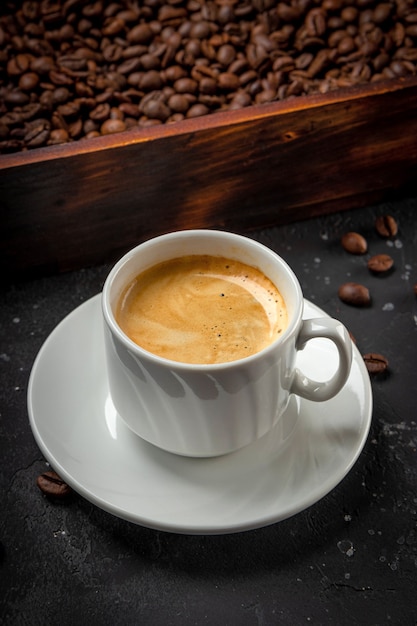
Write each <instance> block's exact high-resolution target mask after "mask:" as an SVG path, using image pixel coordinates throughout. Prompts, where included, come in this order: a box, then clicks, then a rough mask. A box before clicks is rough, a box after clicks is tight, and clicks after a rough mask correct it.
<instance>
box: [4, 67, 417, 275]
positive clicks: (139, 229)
mask: <svg viewBox="0 0 417 626" xmlns="http://www.w3.org/2000/svg"><path fill="white" fill-rule="evenodd" d="M416 98H417V79H416V77H412V78H408V79H398V80H395V81H394V80H391V81H388V82H386V83H376V84H371V85H367V86H365V87H364V86H361V87H357V88H349V89H347V90H344V91H342V90H341V91H338V92H334V93H332V94H327V95H323V96H305V97H298V98H293V99H291V100H287V101H284V102H277V103H273V104H268V105H262V106H257V107H251V108H248V109H242V110H240V111H230V112H226V113H219V114H213V115H208V116H206V117H204V118H199V119H194V120H187V121H184V122H180V123H178V124H172V125H165V126H158V127H153V128H150V129H147V130H139V129H138V130H133V131H129V132H127V133H123V134H118V135H110V136H107V137H101V138H98V139H93V140H88V141H86V140H82V141H78V142H74V143H72V144H66V145H61V146H54V147H50V148H41V149H38V150H33V151H30V152H24V153H20V154H13V155H6V156H2V157H0V205H1V206H0V220H1V221H0V258H1V263H2V267H3V268H6V271H7V272H8V274H9V276H26V275H33V274H40V273H51V272H60V271H66V270H71V269H77V268H79V267H83V266H88V265H93V264H97V263H102V262H107V261H112V260H114V259H115V258H117V256H119V255H120V254H122V253H123V252H124V251H125V250H127V249H128V248H130V247H132V246H133V245H135V244H137V243H138V242H140V241H143V240H144V239H146V238H149V237H151V236H153V235H157V234H160V233H163V232H166V231H170V230H174V229H180V228H199V227H203V228H205V227H213V228H227V229H231V230H238V231H247V230H249V229H252V228H259V227H262V226H267V225H271V224H280V223H284V222H289V221H293V220H297V219H304V218H308V217H310V216H313V215H317V214H320V213H325V212H330V211H335V210H342V209H347V208H351V207H357V206H361V205H365V204H366V203H369V202H371V201H378V200H381V199H382V198H384V197H386V194H387V193H390V192H392V190H397V189H400V188H403V187H404V186H410V185H413V184H414V181H416V180H417V176H416V174H417V108H416V104H415V103H416Z"/></svg>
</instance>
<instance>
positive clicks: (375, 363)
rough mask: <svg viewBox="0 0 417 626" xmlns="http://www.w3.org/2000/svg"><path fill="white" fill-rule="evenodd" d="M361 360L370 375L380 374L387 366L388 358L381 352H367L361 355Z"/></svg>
mask: <svg viewBox="0 0 417 626" xmlns="http://www.w3.org/2000/svg"><path fill="white" fill-rule="evenodd" d="M363 360H364V361H365V365H366V369H367V370H368V372H369V373H370V374H372V375H376V374H382V373H383V372H385V371H386V370H387V368H388V359H387V358H386V357H384V356H383V355H382V354H377V353H375V352H369V353H367V354H364V355H363Z"/></svg>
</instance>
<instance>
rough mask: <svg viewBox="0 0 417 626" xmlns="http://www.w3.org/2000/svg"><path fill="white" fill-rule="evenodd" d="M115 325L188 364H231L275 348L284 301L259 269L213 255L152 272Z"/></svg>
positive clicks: (137, 281) (131, 290) (135, 284)
mask: <svg viewBox="0 0 417 626" xmlns="http://www.w3.org/2000/svg"><path fill="white" fill-rule="evenodd" d="M116 320H117V323H118V324H119V326H120V328H121V329H122V330H123V332H124V333H126V335H127V336H128V337H129V338H130V339H132V341H134V342H135V343H137V344H138V345H139V346H141V347H142V348H144V349H145V350H148V351H149V352H152V353H153V354H156V355H158V356H160V357H163V358H166V359H171V360H173V361H181V362H184V363H200V364H212V363H225V362H229V361H235V360H238V359H242V358H245V357H248V356H250V355H252V354H255V353H257V352H260V351H261V350H263V349H264V348H266V347H267V346H269V345H270V344H271V343H272V342H273V341H275V339H276V338H277V337H279V335H280V334H281V333H283V332H284V331H285V329H286V327H287V310H286V306H285V302H284V299H283V297H282V295H281V293H280V292H279V290H278V288H277V287H276V286H275V285H274V283H273V282H272V281H271V280H270V279H269V278H268V277H267V276H265V274H263V273H262V272H261V271H260V270H259V269H257V268H256V267H252V266H250V265H247V264H246V263H242V262H241V261H237V260H235V259H228V258H225V257H221V256H212V255H187V256H182V257H178V258H174V259H169V260H167V261H164V262H162V263H158V264H157V265H154V266H152V267H151V268H149V269H147V270H145V271H144V272H142V273H140V274H139V275H138V276H136V277H135V278H134V279H133V280H132V281H131V282H130V283H129V284H128V285H127V286H126V288H125V290H124V291H123V293H122V296H121V298H120V301H119V303H118V307H117V310H116Z"/></svg>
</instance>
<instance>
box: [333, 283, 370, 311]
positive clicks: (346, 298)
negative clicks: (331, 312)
mask: <svg viewBox="0 0 417 626" xmlns="http://www.w3.org/2000/svg"><path fill="white" fill-rule="evenodd" d="M338 295H339V298H340V299H341V300H342V302H345V303H346V304H351V305H352V306H358V307H365V306H369V305H370V303H371V297H370V294H369V289H367V287H365V286H364V285H360V284H358V283H353V282H350V283H345V284H344V285H341V286H340V287H339V290H338Z"/></svg>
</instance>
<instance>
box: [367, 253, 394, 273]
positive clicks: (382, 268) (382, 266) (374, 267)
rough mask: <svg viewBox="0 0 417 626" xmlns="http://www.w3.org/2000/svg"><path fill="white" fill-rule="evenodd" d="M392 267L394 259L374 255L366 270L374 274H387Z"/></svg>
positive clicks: (387, 256) (383, 255)
mask: <svg viewBox="0 0 417 626" xmlns="http://www.w3.org/2000/svg"><path fill="white" fill-rule="evenodd" d="M393 265H394V259H393V258H392V257H390V256H389V254H375V256H373V257H371V258H370V259H369V261H368V268H369V269H370V270H371V272H375V274H381V273H384V272H388V270H390V269H391V268H392V266H393Z"/></svg>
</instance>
